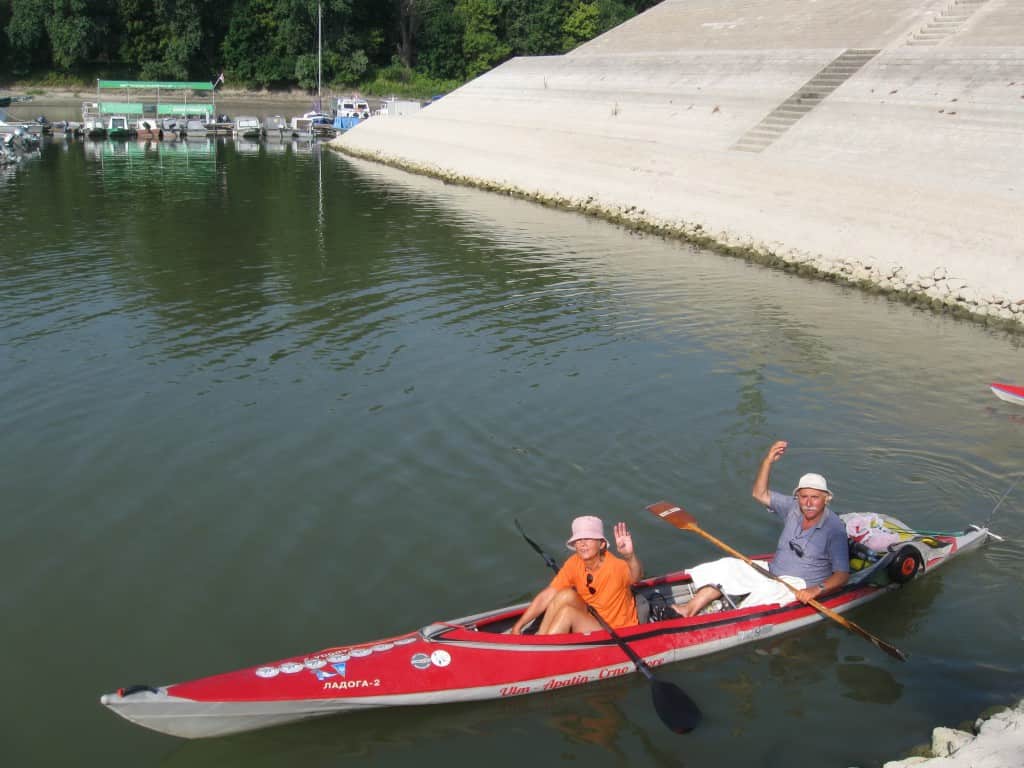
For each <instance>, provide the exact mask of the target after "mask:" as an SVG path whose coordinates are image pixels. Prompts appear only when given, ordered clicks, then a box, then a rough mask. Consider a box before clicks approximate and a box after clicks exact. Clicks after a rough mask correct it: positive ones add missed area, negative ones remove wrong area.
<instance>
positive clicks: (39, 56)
mask: <svg viewBox="0 0 1024 768" xmlns="http://www.w3.org/2000/svg"><path fill="white" fill-rule="evenodd" d="M49 10H50V2H49V0H13V2H12V3H11V20H10V22H9V23H8V24H7V39H8V40H9V41H10V45H11V58H12V62H13V65H14V67H15V68H16V70H17V71H26V70H28V69H31V68H32V67H33V66H37V65H40V64H42V63H44V62H45V63H49V61H50V60H51V55H50V38H49V36H48V34H47V32H46V16H47V14H48V12H49Z"/></svg>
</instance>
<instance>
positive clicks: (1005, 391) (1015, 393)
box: [989, 382, 1024, 405]
mask: <svg viewBox="0 0 1024 768" xmlns="http://www.w3.org/2000/svg"><path fill="white" fill-rule="evenodd" d="M989 388H990V389H991V390H992V394H994V395H995V396H996V397H998V398H999V399H1000V400H1005V401H1006V402H1008V403H1016V404H1017V405H1024V387H1015V386H1014V385H1013V384H1000V383H998V382H992V383H991V384H990V385H989Z"/></svg>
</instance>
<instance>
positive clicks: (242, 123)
mask: <svg viewBox="0 0 1024 768" xmlns="http://www.w3.org/2000/svg"><path fill="white" fill-rule="evenodd" d="M234 133H235V138H242V139H259V138H262V136H263V121H262V120H260V119H259V118H258V117H251V116H245V117H236V118H235V123H234Z"/></svg>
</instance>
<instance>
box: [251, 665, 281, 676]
mask: <svg viewBox="0 0 1024 768" xmlns="http://www.w3.org/2000/svg"><path fill="white" fill-rule="evenodd" d="M280 671H281V670H279V669H278V668H277V667H260V668H259V669H257V670H256V676H257V677H275V676H276V675H277V673H278V672H280Z"/></svg>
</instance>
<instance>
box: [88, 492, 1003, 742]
mask: <svg viewBox="0 0 1024 768" xmlns="http://www.w3.org/2000/svg"><path fill="white" fill-rule="evenodd" d="M655 506H657V505H655ZM673 509H675V508H673ZM843 517H844V518H848V517H850V516H845V515H844V516H843ZM874 517H875V518H877V519H878V520H879V522H878V525H879V526H884V531H883V534H884V536H885V537H886V538H885V540H884V544H883V548H882V549H881V550H880V551H878V550H877V548H876V550H873V551H871V552H867V551H861V552H860V555H859V556H858V557H856V558H854V560H853V562H852V565H853V567H859V568H860V569H859V570H856V571H855V572H854V573H853V574H851V578H850V582H849V583H848V584H847V585H846V586H845V587H844V588H843V589H841V590H839V591H838V592H836V593H834V594H832V595H829V596H828V597H827V598H825V599H823V600H822V603H823V604H824V605H825V606H827V608H829V609H831V611H833V612H836V613H842V612H845V611H848V610H850V609H852V608H855V607H857V606H859V605H863V604H864V603H866V602H868V601H869V600H873V599H874V598H876V597H880V596H882V595H884V594H887V593H889V592H891V591H893V590H894V589H897V588H899V586H900V585H901V584H902V583H904V582H906V581H907V580H909V579H911V578H914V577H915V576H917V575H918V574H924V573H928V572H930V571H932V570H934V569H935V568H936V567H938V566H940V565H942V564H944V563H946V562H948V561H949V560H950V559H952V558H953V557H955V556H956V555H959V554H960V553H961V552H964V551H966V550H968V549H971V548H973V547H975V546H978V545H980V544H982V543H983V542H984V541H985V540H986V539H987V538H988V537H989V536H990V533H989V531H988V529H986V528H983V527H978V526H972V527H970V528H967V529H966V530H964V531H962V532H958V533H945V534H936V533H932V532H929V533H925V534H922V533H918V532H916V531H914V530H913V529H911V528H909V527H908V526H906V525H905V524H904V523H902V522H900V521H899V520H897V519H895V518H892V517H888V516H886V515H876V516H874ZM847 523H848V530H851V528H850V526H851V524H852V523H851V522H850V521H849V520H848V521H847ZM876 532H877V531H876ZM855 538H856V537H855ZM635 591H636V593H637V595H638V608H641V610H640V613H641V614H648V613H649V614H650V616H649V617H648V616H647V615H643V616H642V621H643V623H641V624H639V625H637V626H634V627H629V628H625V629H621V630H618V632H617V634H618V636H619V637H620V638H621V640H622V641H625V643H627V644H628V646H629V647H630V648H631V649H632V650H633V651H635V653H636V654H638V656H639V657H640V658H641V659H642V660H643V661H645V662H646V663H647V664H648V665H650V666H651V667H658V666H660V665H663V664H669V663H671V662H676V661H682V660H684V659H691V658H694V657H696V656H702V655H704V654H708V653H714V652H716V651H722V650H725V649H728V648H733V647H735V646H739V645H743V644H745V643H751V642H755V641H758V640H762V639H764V638H768V637H773V636H776V635H780V634H782V633H784V632H791V631H793V630H796V629H801V628H803V627H806V626H808V625H811V624H816V623H817V622H819V621H822V619H823V617H822V614H821V613H819V612H817V611H816V610H815V609H814V608H812V607H811V606H808V605H804V604H802V603H799V602H793V603H787V604H783V605H761V606H753V607H750V608H743V607H739V608H732V607H730V606H729V605H728V604H725V605H722V604H718V605H716V604H712V606H709V609H707V610H706V611H705V612H703V613H701V614H699V615H697V616H694V617H692V618H680V617H678V616H676V615H675V614H674V613H673V612H670V611H667V610H666V607H667V606H668V605H669V604H676V605H681V604H684V603H686V602H687V601H688V600H689V599H690V598H691V597H692V596H693V589H692V586H691V582H690V577H689V576H688V575H687V574H686V572H685V571H679V572H675V573H670V574H668V575H665V576H659V577H656V578H651V579H647V580H645V581H643V582H641V583H640V584H639V585H637V586H636V587H635ZM526 605H527V604H525V603H524V604H521V605H514V606H509V607H506V608H498V609H496V610H491V611H487V612H484V613H478V614H475V615H473V616H465V617H463V618H458V619H451V620H450V621H439V622H437V623H434V624H430V625H428V626H425V627H423V628H422V629H419V630H417V631H414V632H409V633H407V634H403V635H399V636H397V637H389V638H386V639H383V640H377V641H374V642H367V643H355V644H351V645H349V644H346V645H342V646H338V647H335V648H327V649H324V650H320V651H315V652H313V653H306V654H302V655H300V656H293V657H291V658H287V659H281V660H278V661H272V662H268V663H265V664H259V665H256V666H252V667H246V668H244V669H240V670H238V671H235V672H227V673H224V674H219V675H213V676H212V677H204V678H201V679H198V680H193V681H190V682H184V683H175V684H173V685H164V686H148V685H136V686H132V687H130V688H122V689H119V690H117V691H115V692H113V693H108V694H105V695H104V696H103V697H102V698H101V699H100V701H101V702H102V703H103V704H104V705H105V706H107V707H109V708H110V709H111V710H113V711H114V712H116V713H117V714H119V715H121V716H122V717H125V718H127V719H128V720H131V721H132V722H134V723H137V724H139V725H142V726H145V727H146V728H151V729H153V730H156V731H161V732H163V733H167V734H171V735H174V736H181V737H185V738H202V737H208V736H221V735H225V734H229V733H236V732H239V731H248V730H254V729H257V728H265V727H268V726H272V725H278V724H282V723H289V722H294V721H298V720H303V719H307V718H311V717H319V716H322V715H329V714H334V713H339V712H347V711H353V710H360V709H369V708H371V707H391V706H404V705H422V704H438V703H444V702H458V701H475V700H481V699H500V698H507V697H510V696H522V695H525V694H532V693H543V692H546V691H553V690H556V689H559V688H566V687H569V686H575V685H583V684H586V683H594V682H598V681H601V680H608V679H611V678H616V677H621V676H623V675H629V674H631V673H633V672H635V671H636V670H637V666H636V665H634V663H633V661H631V660H630V658H629V657H628V656H627V655H626V653H624V649H623V647H620V646H619V644H618V642H617V641H616V639H615V638H613V637H612V636H611V635H609V633H608V632H606V631H594V632H589V633H576V634H563V635H547V636H538V635H531V634H523V635H510V634H507V632H508V630H509V628H510V627H511V626H512V625H513V624H514V623H515V621H516V619H518V618H519V616H520V615H521V614H522V612H523V611H524V610H525V608H526ZM528 630H529V628H528Z"/></svg>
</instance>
